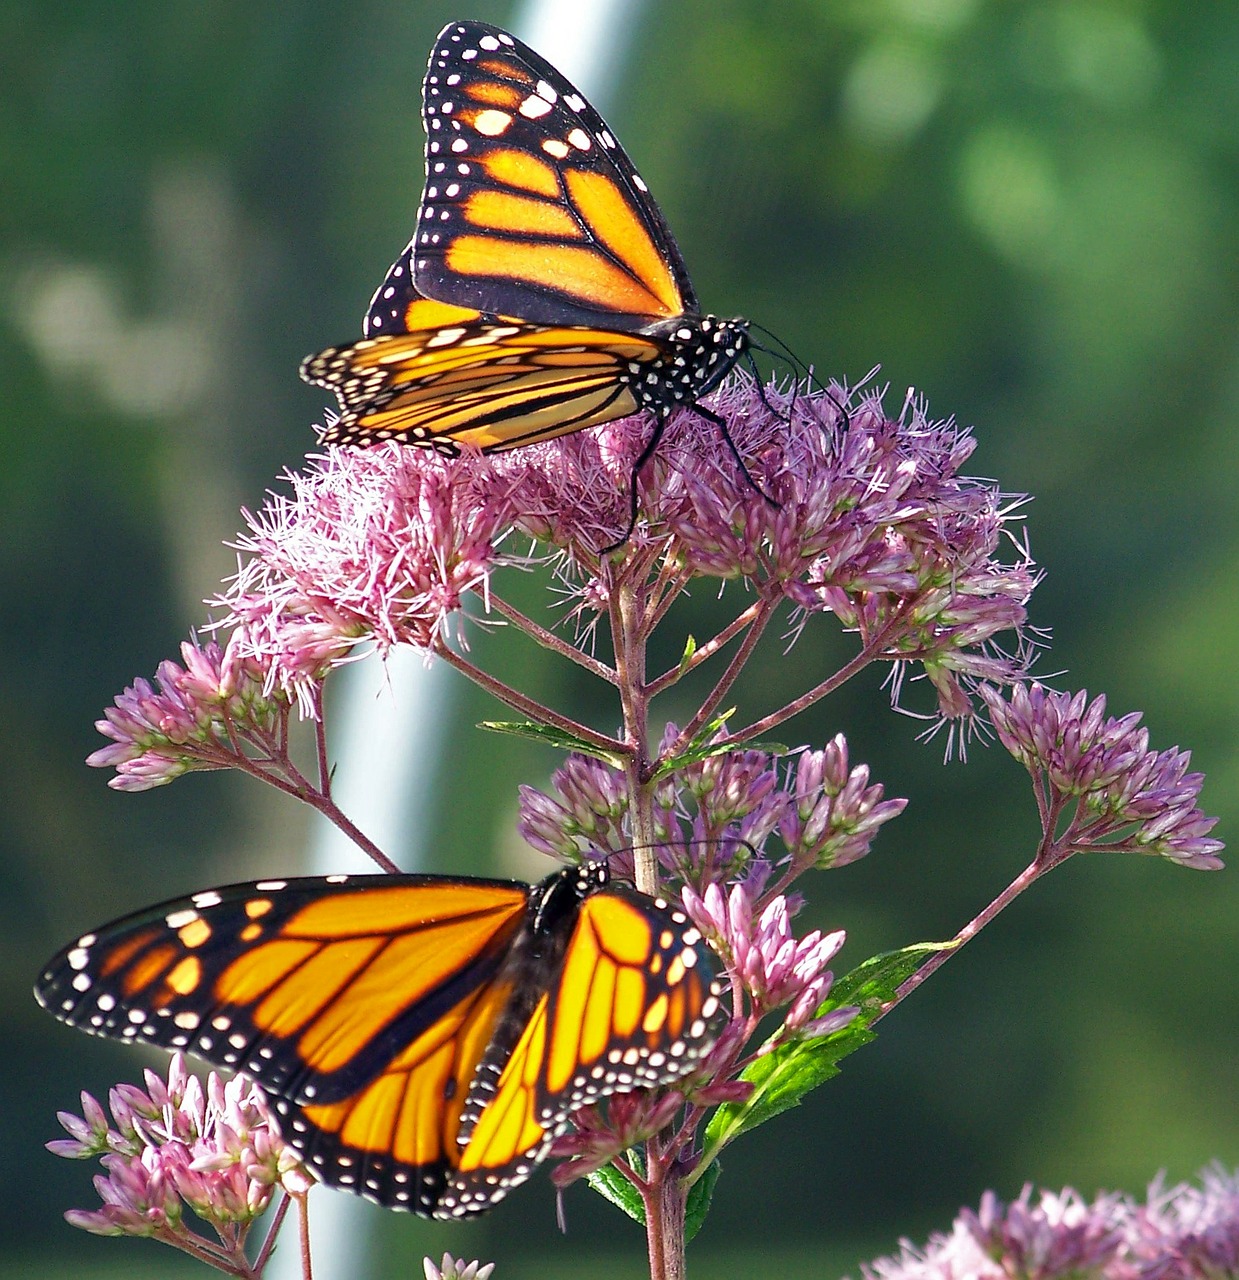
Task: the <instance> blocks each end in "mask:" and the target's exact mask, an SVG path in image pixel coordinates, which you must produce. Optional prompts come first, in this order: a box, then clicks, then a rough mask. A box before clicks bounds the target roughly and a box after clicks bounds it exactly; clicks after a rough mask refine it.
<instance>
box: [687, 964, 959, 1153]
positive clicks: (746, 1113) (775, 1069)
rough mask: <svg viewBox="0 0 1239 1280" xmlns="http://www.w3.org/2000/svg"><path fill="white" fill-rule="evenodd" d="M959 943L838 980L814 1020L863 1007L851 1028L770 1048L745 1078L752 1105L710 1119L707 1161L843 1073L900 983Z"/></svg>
mask: <svg viewBox="0 0 1239 1280" xmlns="http://www.w3.org/2000/svg"><path fill="white" fill-rule="evenodd" d="M958 945H959V944H958V943H957V942H918V943H916V944H914V945H913V946H910V947H904V948H902V949H901V950H899V951H888V952H885V953H883V954H882V955H877V956H873V957H871V958H870V959H868V960H866V961H865V962H864V963H863V964H861V965H858V966H857V967H856V968H855V969H853V970H852V971H851V972H850V973H847V974H845V975H844V976H843V977H842V978H840V979H839V980H838V981H836V982H835V983H834V984H833V985H832V987H831V989H830V996H829V998H828V999H827V1000H825V1001H824V1002H823V1004H822V1005H821V1007H820V1008H819V1009H818V1010H817V1012H816V1014H815V1015H814V1016H815V1017H819V1018H820V1017H824V1016H825V1015H826V1014H828V1013H832V1012H833V1011H834V1010H836V1009H844V1008H847V1007H848V1006H850V1005H859V1006H860V1013H859V1014H857V1016H856V1017H855V1018H853V1019H852V1021H851V1022H849V1023H848V1025H847V1026H846V1027H842V1028H841V1029H840V1030H838V1031H834V1032H832V1033H831V1034H830V1035H825V1036H814V1037H811V1038H809V1039H797V1040H792V1041H790V1042H789V1043H787V1044H784V1045H780V1046H779V1047H778V1048H774V1049H770V1050H769V1051H768V1052H767V1053H765V1054H763V1055H762V1056H761V1057H760V1058H757V1059H756V1060H755V1061H753V1062H751V1063H750V1064H749V1065H748V1066H747V1067H746V1068H745V1069H744V1071H743V1072H741V1074H740V1078H741V1079H742V1080H745V1081H748V1082H749V1083H750V1084H752V1085H753V1086H754V1088H753V1093H752V1094H751V1095H750V1097H749V1099H748V1101H747V1102H729V1103H724V1105H723V1106H721V1107H719V1109H718V1110H717V1111H716V1112H715V1113H714V1115H712V1116H711V1117H710V1121H709V1123H708V1124H707V1125H706V1132H705V1146H706V1151H705V1157H704V1158H705V1159H707V1160H709V1159H712V1158H713V1156H715V1155H717V1153H718V1152H719V1151H721V1150H722V1148H723V1147H725V1146H726V1145H727V1144H728V1143H729V1142H733V1141H734V1140H735V1139H736V1138H738V1137H739V1136H740V1135H741V1134H742V1133H747V1132H748V1131H749V1130H750V1129H755V1128H756V1127H757V1126H758V1125H759V1124H765V1122H766V1121H767V1120H770V1119H773V1117H775V1116H777V1115H780V1114H781V1113H782V1112H784V1111H787V1110H789V1109H790V1108H792V1107H795V1106H798V1105H799V1104H800V1102H801V1100H802V1099H803V1098H804V1096H805V1094H807V1093H809V1092H810V1091H811V1090H813V1089H816V1088H817V1087H818V1086H819V1085H822V1084H825V1083H826V1081H827V1080H830V1079H832V1078H833V1077H834V1076H837V1075H838V1074H839V1066H838V1063H839V1061H840V1059H841V1058H845V1057H847V1055H848V1054H849V1053H854V1052H855V1051H856V1050H857V1049H859V1048H860V1047H861V1046H862V1045H866V1044H868V1043H869V1042H870V1041H871V1040H873V1039H875V1038H876V1036H877V1033H876V1032H875V1031H871V1030H870V1027H871V1025H872V1024H873V1022H875V1021H876V1019H877V1017H878V1015H879V1014H880V1013H881V1011H882V1009H883V1007H884V1006H885V1005H886V1004H888V1003H889V1002H890V1001H891V1000H892V999H894V996H895V991H896V989H897V988H898V987H899V985H900V984H901V983H902V982H903V981H904V980H905V979H907V978H909V977H911V975H912V974H913V973H915V972H916V970H917V969H918V968H919V967H920V965H921V964H922V963H923V962H924V961H925V960H926V959H927V958H928V957H929V956H930V955H932V954H933V953H934V952H937V951H945V950H949V949H951V948H953V947H956V946H958Z"/></svg>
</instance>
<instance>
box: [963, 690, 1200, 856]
mask: <svg viewBox="0 0 1239 1280" xmlns="http://www.w3.org/2000/svg"><path fill="white" fill-rule="evenodd" d="M981 696H982V697H983V698H984V700H985V703H986V705H987V706H988V708H989V713H990V720H991V722H992V723H993V725H994V729H995V731H996V732H997V734H998V737H999V740H1000V741H1001V742H1002V744H1003V746H1005V747H1006V748H1007V750H1008V751H1010V752H1011V754H1012V755H1013V756H1014V757H1015V758H1016V759H1017V760H1019V761H1020V763H1021V764H1023V765H1024V767H1025V768H1026V769H1027V770H1028V771H1029V773H1030V774H1031V775H1032V777H1033V781H1034V784H1035V786H1036V787H1037V798H1038V804H1039V805H1040V807H1041V812H1042V823H1043V826H1044V828H1045V831H1046V833H1047V836H1051V835H1052V836H1053V837H1054V840H1055V844H1056V845H1057V846H1058V847H1059V848H1060V849H1061V850H1063V852H1064V853H1069V852H1104V851H1112V852H1132V853H1148V854H1158V855H1160V856H1161V857H1164V858H1169V859H1170V860H1171V861H1172V862H1178V863H1181V864H1182V865H1183V866H1186V867H1194V868H1196V869H1198V870H1206V871H1214V870H1217V869H1218V868H1220V867H1221V866H1222V860H1221V858H1220V857H1218V854H1219V852H1220V851H1221V849H1222V848H1223V844H1222V842H1221V841H1220V840H1216V839H1214V838H1213V837H1211V836H1210V835H1209V832H1210V831H1212V830H1213V828H1214V826H1216V825H1217V819H1216V818H1211V817H1208V816H1207V815H1206V814H1204V813H1203V812H1202V811H1201V810H1200V809H1199V808H1198V807H1197V804H1196V801H1197V799H1198V798H1199V796H1200V788H1201V786H1202V785H1203V783H1204V774H1202V773H1189V772H1188V771H1187V769H1188V765H1189V764H1190V763H1191V753H1190V752H1187V751H1179V750H1178V749H1177V748H1171V749H1170V750H1169V751H1150V750H1149V731H1148V730H1147V729H1145V728H1143V727H1141V726H1140V713H1139V712H1132V713H1131V714H1129V715H1126V716H1122V717H1121V718H1118V719H1115V718H1114V717H1107V716H1106V700H1105V698H1104V697H1099V698H1095V699H1093V701H1092V702H1090V701H1089V700H1088V694H1087V693H1086V692H1084V691H1083V690H1081V691H1080V692H1079V693H1054V692H1052V691H1051V690H1048V689H1045V688H1042V686H1041V685H1039V684H1033V685H1022V684H1021V685H1016V686H1015V687H1014V688H1012V689H1011V691H1010V693H1009V695H1008V696H1007V697H1005V698H1004V697H1003V695H1002V694H1001V693H1000V692H999V691H998V690H996V689H991V688H982V689H981ZM1064 814H1067V815H1068V816H1069V822H1068V825H1067V826H1066V828H1065V829H1063V828H1062V826H1061V823H1060V818H1061V817H1062V815H1064Z"/></svg>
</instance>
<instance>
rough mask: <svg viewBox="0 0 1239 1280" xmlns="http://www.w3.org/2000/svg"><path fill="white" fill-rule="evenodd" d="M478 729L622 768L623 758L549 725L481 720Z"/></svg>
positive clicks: (517, 721) (520, 721)
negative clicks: (556, 748)
mask: <svg viewBox="0 0 1239 1280" xmlns="http://www.w3.org/2000/svg"><path fill="white" fill-rule="evenodd" d="M478 728H479V729H489V730H490V731H491V732H492V733H507V734H510V735H511V736H512V737H514V738H530V739H532V740H533V741H534V742H541V743H542V744H543V746H547V747H560V748H562V749H563V750H565V751H576V752H579V753H580V754H581V755H583V756H593V758H594V759H595V760H604V761H606V763H607V764H609V765H611V766H613V767H614V768H616V769H622V768H623V767H624V760H623V757H622V756H620V755H619V754H618V753H617V752H614V751H605V750H603V749H601V748H600V747H596V746H594V744H593V743H592V742H586V741H585V739H584V738H578V737H577V736H576V734H573V733H569V732H568V731H567V730H566V729H553V728H551V727H550V726H549V725H544V724H535V723H534V722H533V721H532V720H483V721H482V722H481V723H480V724H479V725H478Z"/></svg>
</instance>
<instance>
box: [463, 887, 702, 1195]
mask: <svg viewBox="0 0 1239 1280" xmlns="http://www.w3.org/2000/svg"><path fill="white" fill-rule="evenodd" d="M593 870H594V869H593V868H586V869H585V874H586V875H592V874H593ZM564 874H565V876H572V875H574V874H575V873H572V872H567V873H564ZM564 886H565V880H564V879H560V880H559V881H558V882H556V881H547V882H545V883H544V884H543V885H542V886H539V890H538V892H539V893H540V894H542V895H544V897H543V900H544V901H545V900H546V897H547V896H549V895H553V894H557V893H562V892H563V891H564ZM577 892H578V893H580V892H581V891H580V890H577ZM584 894H585V896H584V898H583V900H582V901H581V903H580V907H579V910H577V911H575V912H574V913H573V914H572V916H571V929H570V932H569V931H567V930H566V929H565V935H566V936H565V937H562V938H561V942H562V944H563V950H562V955H560V956H559V958H558V959H556V960H554V961H553V967H554V971H555V972H554V977H553V978H552V979H549V980H547V981H537V980H534V981H529V982H526V983H525V984H523V986H522V987H521V990H520V992H519V993H518V998H519V999H520V1000H521V1005H522V1008H521V1016H520V1017H519V1018H515V1019H513V1020H512V1021H511V1022H510V1023H509V1028H508V1029H509V1034H507V1035H504V1034H502V1033H501V1034H500V1035H498V1036H497V1037H496V1039H495V1040H494V1041H493V1042H492V1044H491V1045H490V1046H489V1048H488V1050H487V1053H486V1055H485V1057H484V1058H483V1060H482V1063H481V1066H480V1069H479V1071H478V1075H477V1078H476V1081H475V1084H474V1088H473V1090H472V1091H471V1093H470V1096H469V1098H468V1100H467V1101H466V1103H465V1107H464V1110H463V1113H462V1115H461V1119H460V1134H459V1139H460V1143H461V1150H460V1155H459V1161H458V1166H457V1168H456V1170H455V1171H454V1173H453V1175H452V1177H451V1179H450V1183H449V1185H450V1189H451V1193H452V1195H453V1197H454V1198H455V1199H456V1200H457V1201H458V1202H459V1203H461V1204H463V1205H464V1206H466V1211H469V1212H473V1211H475V1210H477V1209H479V1208H484V1207H485V1206H486V1204H487V1203H489V1200H490V1198H491V1197H492V1196H493V1195H494V1191H495V1189H496V1188H497V1187H501V1188H503V1189H504V1190H506V1189H507V1187H508V1186H514V1185H516V1184H517V1183H520V1182H523V1181H524V1180H525V1178H527V1177H528V1176H529V1172H530V1170H531V1168H532V1167H533V1165H534V1164H535V1163H536V1162H537V1161H538V1160H540V1159H542V1157H543V1156H544V1155H545V1154H546V1152H547V1150H548V1149H549V1147H550V1145H551V1143H552V1142H553V1140H554V1139H555V1138H556V1137H557V1136H558V1135H559V1134H561V1133H562V1132H563V1131H564V1130H565V1129H566V1128H567V1126H568V1123H569V1120H570V1117H571V1115H572V1113H573V1112H574V1111H576V1110H578V1109H579V1108H580V1107H583V1106H588V1105H589V1104H591V1103H593V1102H596V1101H598V1099H599V1098H602V1097H606V1096H607V1095H609V1094H613V1093H623V1092H627V1091H629V1090H632V1089H638V1088H653V1087H656V1086H658V1085H661V1084H667V1083H669V1082H671V1081H674V1080H677V1079H679V1078H680V1077H682V1076H685V1075H688V1074H690V1073H691V1072H692V1071H693V1070H694V1069H695V1067H696V1066H697V1064H698V1062H699V1060H700V1059H701V1057H702V1056H703V1055H704V1054H705V1053H707V1052H708V1051H709V1050H710V1049H711V1048H712V1047H713V1045H714V1042H715V1040H716V1039H717V1038H718V1035H719V1032H720V1031H721V1029H722V1026H723V1024H724V1023H725V1021H726V1016H725V1013H724V1010H723V1008H722V1006H721V1003H720V995H721V992H720V986H719V981H718V977H717V970H716V968H715V964H714V961H713V959H712V958H711V954H710V951H709V949H708V948H707V946H706V944H705V942H704V941H703V940H702V938H701V935H700V933H698V931H697V930H696V929H694V928H693V927H692V926H691V925H690V923H689V922H688V920H687V919H686V918H685V916H684V915H683V913H682V912H680V911H679V910H678V909H676V908H673V907H671V906H669V905H668V904H667V903H665V902H661V901H656V900H655V899H653V898H650V897H647V896H646V895H645V894H642V893H638V892H637V891H636V890H635V889H633V888H631V887H630V886H628V885H625V884H611V885H609V886H607V887H606V888H605V889H597V888H589V887H587V888H585V889H584ZM566 923H567V921H565V924H566ZM517 1031H519V1034H516V1032H517Z"/></svg>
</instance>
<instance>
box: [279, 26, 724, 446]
mask: <svg viewBox="0 0 1239 1280" xmlns="http://www.w3.org/2000/svg"><path fill="white" fill-rule="evenodd" d="M422 103H423V109H422V116H423V121H424V123H425V127H426V135H427V142H426V187H425V192H424V194H423V197H422V203H421V208H420V210H419V213H418V221H417V229H416V231H415V233H414V236H413V239H412V240H411V241H410V243H409V245H408V247H407V248H406V249H405V251H404V253H402V254H401V256H400V257H399V258H398V259H397V260H396V262H395V263H394V264H393V266H392V268H391V269H390V271H389V272H388V274H387V277H386V279H385V280H384V282H383V284H382V285H381V286H380V287H379V289H378V291H377V292H376V293H375V295H374V298H373V300H372V302H371V305H370V309H369V312H368V313H367V316H366V320H365V333H366V337H365V338H363V339H362V340H361V341H360V342H356V343H351V344H348V345H346V346H339V347H332V348H328V349H327V350H326V351H323V352H320V353H319V354H318V355H315V356H311V357H309V358H308V359H307V360H306V361H305V363H304V364H303V366H302V376H303V377H304V378H305V379H306V380H307V381H308V382H311V383H314V384H317V385H319V386H323V387H327V388H329V389H331V390H333V391H334V392H335V393H336V395H337V397H338V398H339V401H340V408H341V416H340V418H339V419H338V421H336V422H334V423H332V424H330V425H329V426H328V427H327V429H326V430H325V431H324V433H323V436H322V440H323V441H324V442H325V443H337V444H352V445H364V444H370V443H376V442H378V441H381V440H400V441H403V442H406V443H409V444H415V445H422V446H426V447H430V448H434V449H436V450H438V451H440V452H444V453H454V452H457V451H459V449H460V447H461V446H462V445H467V446H470V447H474V448H478V449H481V450H482V451H484V452H489V451H497V450H504V449H511V448H516V447H519V446H521V445H525V444H530V443H534V442H536V441H540V440H546V439H551V438H553V437H555V436H558V435H563V434H566V433H568V432H572V431H579V430H581V429H583V428H585V427H591V426H598V425H601V424H602V423H606V422H610V421H613V420H614V419H616V418H620V417H625V416H627V415H629V414H633V413H636V412H638V411H640V410H651V411H653V413H654V414H655V416H656V424H655V429H654V434H653V436H652V438H651V441H650V443H649V445H648V446H647V449H646V452H645V454H644V455H643V459H642V460H644V457H645V456H648V453H649V452H650V451H651V450H652V449H653V447H654V445H655V444H656V443H657V437H658V435H659V433H660V432H661V430H662V426H663V424H664V423H665V421H666V419H667V417H668V416H669V415H670V413H671V411H672V409H674V408H675V407H676V406H678V405H691V404H695V403H697V401H698V400H699V399H700V398H701V397H702V396H703V395H705V394H706V393H707V392H709V391H710V390H712V389H713V388H714V387H715V386H717V385H718V383H719V381H720V380H721V379H722V377H723V376H724V375H725V374H726V373H727V371H728V370H729V369H731V368H732V367H733V366H734V365H735V363H736V362H737V360H739V359H740V357H741V356H742V355H743V353H744V352H745V351H746V350H747V347H748V325H747V323H746V322H745V321H744V320H741V319H722V318H719V317H716V316H711V315H706V314H702V312H701V310H700V307H699V304H698V302H697V297H696V294H695V292H694V290H693V286H692V283H691V281H690V279H689V275H688V270H687V268H686V267H685V265H684V261H683V258H682V257H681V255H680V252H679V249H678V247H677V246H676V243H675V240H674V238H673V237H672V234H671V232H670V230H669V229H668V227H667V224H666V221H665V220H664V218H663V215H662V213H661V211H660V210H659V208H658V206H657V204H656V203H655V202H654V200H653V199H652V198H651V197H650V195H649V191H648V188H647V187H646V185H645V183H644V181H643V180H642V179H641V177H640V175H639V174H638V173H637V171H636V169H635V168H634V166H633V165H632V162H631V161H630V160H629V159H628V157H627V155H626V154H625V153H624V150H623V148H622V147H620V145H619V143H618V142H617V141H616V139H615V137H614V135H613V134H612V133H611V132H610V130H609V129H608V128H607V126H606V123H605V122H604V121H603V119H602V117H601V116H600V115H599V114H598V113H597V111H595V110H594V108H593V107H592V106H590V104H589V103H588V102H587V101H586V99H585V98H584V96H583V95H582V94H580V93H579V92H578V91H577V90H576V89H575V88H574V87H573V86H572V84H571V83H569V82H568V80H567V79H566V78H565V77H564V76H562V75H561V74H560V73H559V72H558V71H557V70H556V69H555V68H554V67H552V66H551V65H550V63H548V62H547V61H546V60H545V59H543V58H541V57H540V56H539V55H538V54H536V53H535V52H534V51H533V50H532V49H529V48H528V47H527V46H525V45H523V44H522V43H521V42H520V41H518V40H516V39H515V38H514V37H513V36H510V35H508V34H507V33H506V32H504V31H501V30H499V29H498V28H496V27H489V26H486V25H484V24H482V23H478V22H460V23H452V24H449V25H448V26H447V27H445V28H444V29H443V31H442V32H441V33H440V35H439V38H438V40H437V41H436V43H435V46H434V49H433V50H432V52H431V56H430V64H429V68H428V70H427V73H426V78H425V81H424V84H423V87H422ZM703 415H704V416H706V417H708V418H710V419H711V420H716V419H715V418H714V415H712V414H710V413H709V412H708V411H703Z"/></svg>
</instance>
